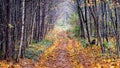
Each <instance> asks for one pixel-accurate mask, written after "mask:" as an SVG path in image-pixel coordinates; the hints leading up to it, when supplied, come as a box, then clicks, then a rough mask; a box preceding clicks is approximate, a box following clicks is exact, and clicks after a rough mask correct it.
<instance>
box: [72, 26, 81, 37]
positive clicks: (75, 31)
mask: <svg viewBox="0 0 120 68" xmlns="http://www.w3.org/2000/svg"><path fill="white" fill-rule="evenodd" d="M73 32H74V34H75V37H79V35H80V26H79V25H77V26H76V27H75V28H74V30H73Z"/></svg>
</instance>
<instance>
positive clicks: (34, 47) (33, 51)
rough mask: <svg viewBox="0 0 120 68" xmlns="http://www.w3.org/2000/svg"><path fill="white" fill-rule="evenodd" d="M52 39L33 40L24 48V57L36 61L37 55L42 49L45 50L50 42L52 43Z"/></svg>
mask: <svg viewBox="0 0 120 68" xmlns="http://www.w3.org/2000/svg"><path fill="white" fill-rule="evenodd" d="M52 42H53V41H51V40H47V39H44V40H42V41H41V42H38V43H36V42H33V43H32V44H31V45H30V46H29V47H28V48H27V49H26V52H25V57H26V58H29V59H33V60H35V61H38V60H39V59H38V57H39V55H40V54H41V53H42V52H43V51H44V50H46V49H47V48H48V47H49V46H50V45H51V44H52Z"/></svg>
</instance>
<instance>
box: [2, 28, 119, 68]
mask: <svg viewBox="0 0 120 68" xmlns="http://www.w3.org/2000/svg"><path fill="white" fill-rule="evenodd" d="M69 35H70V33H67V32H66V31H64V30H61V29H60V28H55V29H54V30H53V31H50V33H48V35H46V39H49V40H53V41H54V42H53V44H52V45H51V46H50V47H49V48H47V49H46V50H45V51H44V52H43V53H42V54H41V55H40V56H39V61H38V62H35V61H33V60H30V59H21V60H20V62H19V63H17V64H15V63H13V62H6V61H1V62H0V68H120V59H111V58H105V57H102V54H101V48H100V46H96V45H93V46H92V47H87V48H83V46H82V44H81V43H80V42H79V41H78V40H77V39H76V38H75V37H69Z"/></svg>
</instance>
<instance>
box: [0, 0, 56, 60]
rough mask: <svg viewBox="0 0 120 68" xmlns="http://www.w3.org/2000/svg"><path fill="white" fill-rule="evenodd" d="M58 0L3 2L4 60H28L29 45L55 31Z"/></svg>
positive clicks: (0, 40) (0, 38) (0, 48)
mask: <svg viewBox="0 0 120 68" xmlns="http://www.w3.org/2000/svg"><path fill="white" fill-rule="evenodd" d="M54 2H55V1H54V0H51V1H49V0H0V59H7V60H11V59H19V58H20V57H24V53H25V50H26V48H27V47H28V44H30V43H32V42H33V41H34V42H39V41H41V40H42V39H44V37H45V34H46V33H47V32H48V31H49V30H51V28H52V27H54V26H51V25H54V23H52V20H53V16H52V14H51V12H52V11H51V9H52V8H54V6H52V4H53V3H54Z"/></svg>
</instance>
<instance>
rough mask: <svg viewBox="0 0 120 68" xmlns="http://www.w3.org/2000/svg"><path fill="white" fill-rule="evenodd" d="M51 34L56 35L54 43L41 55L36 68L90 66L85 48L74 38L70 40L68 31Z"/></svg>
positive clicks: (78, 67)
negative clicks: (85, 54)
mask: <svg viewBox="0 0 120 68" xmlns="http://www.w3.org/2000/svg"><path fill="white" fill-rule="evenodd" d="M53 32H54V33H53ZM50 34H54V35H53V36H54V43H53V44H52V45H51V46H50V47H49V48H48V49H47V50H46V51H45V52H44V53H43V54H42V55H41V57H40V60H39V63H38V64H36V67H35V68H39V67H41V68H83V66H84V67H88V66H89V64H90V62H89V60H86V58H87V56H84V54H83V52H84V48H83V47H82V46H81V44H80V43H79V42H78V41H77V40H76V39H75V38H74V37H71V38H69V37H68V36H69V34H68V33H67V32H66V31H64V30H60V29H57V28H56V29H55V30H53V31H52V33H50ZM49 36H50V35H49ZM85 63H86V64H85Z"/></svg>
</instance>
